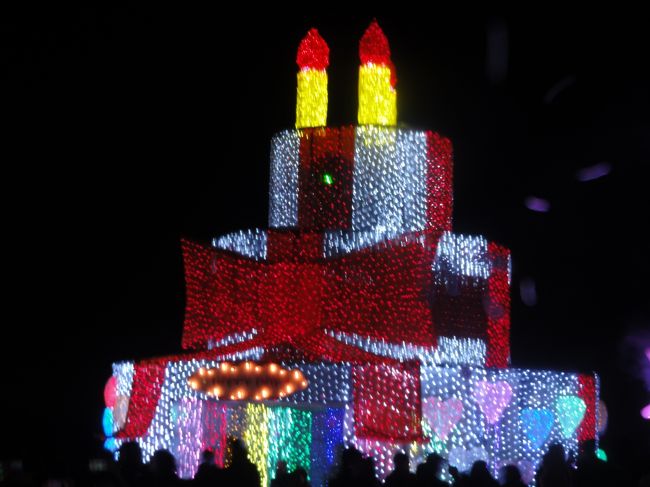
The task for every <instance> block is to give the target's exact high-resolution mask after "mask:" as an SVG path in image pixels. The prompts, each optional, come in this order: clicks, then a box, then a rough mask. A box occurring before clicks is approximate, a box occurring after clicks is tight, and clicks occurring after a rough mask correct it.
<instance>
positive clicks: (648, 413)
mask: <svg viewBox="0 0 650 487" xmlns="http://www.w3.org/2000/svg"><path fill="white" fill-rule="evenodd" d="M641 416H642V417H643V418H644V419H650V404H648V405H647V406H646V407H644V408H643V409H642V410H641Z"/></svg>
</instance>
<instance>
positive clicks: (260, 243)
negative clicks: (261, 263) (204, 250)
mask: <svg viewBox="0 0 650 487" xmlns="http://www.w3.org/2000/svg"><path fill="white" fill-rule="evenodd" d="M212 246H213V247H215V248H217V249H222V250H228V251H230V252H237V253H238V254H241V255H244V256H246V257H250V258H251V259H255V260H263V259H266V248H267V232H266V230H261V229H257V228H255V229H253V230H242V231H239V232H233V233H228V234H226V235H223V236H221V237H217V238H214V239H212Z"/></svg>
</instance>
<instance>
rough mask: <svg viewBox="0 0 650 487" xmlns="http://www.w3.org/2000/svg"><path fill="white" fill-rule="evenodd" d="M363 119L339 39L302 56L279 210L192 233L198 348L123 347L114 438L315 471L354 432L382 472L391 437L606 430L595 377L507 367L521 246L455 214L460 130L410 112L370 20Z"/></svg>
mask: <svg viewBox="0 0 650 487" xmlns="http://www.w3.org/2000/svg"><path fill="white" fill-rule="evenodd" d="M359 53H360V62H361V65H360V68H359V98H358V105H359V108H358V124H357V125H350V126H343V127H328V126H327V109H328V75H327V67H328V64H329V49H328V47H327V44H326V43H325V41H324V40H323V38H322V37H321V36H320V35H319V34H318V32H317V31H316V30H315V29H312V30H311V31H310V32H309V33H308V34H307V36H306V37H305V38H304V39H303V41H302V42H301V44H300V46H299V49H298V56H297V63H298V66H299V71H298V80H297V81H298V85H297V107H296V127H295V128H294V129H290V130H285V131H283V132H280V133H278V134H276V135H275V136H274V137H273V139H272V141H271V181H270V205H269V208H270V210H269V228H268V229H251V230H244V231H240V232H236V233H232V234H228V235H223V236H220V237H217V238H215V239H214V240H213V242H212V244H211V245H207V244H202V243H197V242H190V241H184V242H183V255H184V264H185V279H186V293H187V300H186V313H185V324H184V332H183V343H182V346H183V349H184V352H183V353H181V354H178V355H174V356H166V357H159V358H155V359H149V360H144V361H134V362H121V363H117V364H114V365H113V376H112V377H111V379H110V380H109V382H108V383H107V385H106V388H105V399H106V405H107V409H106V411H105V415H104V429H105V433H106V436H107V440H106V447H107V448H109V449H113V450H114V449H116V448H118V447H119V445H120V444H121V443H123V442H124V441H129V440H136V441H137V442H138V443H139V444H140V445H141V447H142V449H143V451H144V454H145V457H146V458H149V457H150V456H151V455H152V454H153V452H154V451H155V450H157V449H161V448H165V449H168V450H170V451H171V452H172V453H173V454H174V455H175V456H176V458H177V462H178V465H179V474H180V475H181V476H183V477H191V476H193V474H194V472H195V471H196V468H197V465H198V463H199V455H200V452H201V451H202V450H204V449H210V450H213V451H214V452H215V456H216V459H217V463H219V464H223V463H224V462H227V451H226V445H227V441H226V439H227V437H228V436H236V437H240V438H242V439H243V440H244V441H245V443H246V445H247V448H248V455H249V457H250V459H251V460H252V461H253V462H254V463H255V464H256V465H257V467H258V469H259V471H260V474H261V477H262V480H263V485H265V486H267V485H268V484H269V483H270V481H271V479H272V477H273V474H274V471H275V466H276V463H277V461H278V460H284V461H286V462H287V464H288V467H289V469H293V468H295V467H297V466H302V467H304V468H305V469H306V470H307V471H308V472H309V475H310V479H311V482H312V485H314V486H321V485H323V482H324V481H325V479H326V478H327V476H328V475H329V473H330V471H331V468H332V466H333V465H334V463H335V462H336V456H337V454H338V452H339V450H340V448H341V445H344V446H355V447H356V448H358V449H359V450H361V451H362V452H363V453H364V454H366V455H372V456H373V457H374V458H375V465H376V468H377V474H378V475H379V476H380V477H382V478H383V477H385V476H386V474H387V473H388V472H389V471H390V469H391V468H392V457H393V455H394V454H395V453H396V452H397V451H404V452H406V453H408V454H409V455H410V456H411V458H412V462H411V464H412V465H414V464H415V462H417V461H421V460H422V459H423V458H424V457H425V456H426V455H427V454H428V453H431V452H438V453H439V454H440V455H442V456H443V457H445V458H447V459H448V460H449V463H450V464H452V465H456V466H457V467H458V468H459V470H466V469H468V468H469V467H470V466H471V464H472V462H473V461H475V460H477V459H483V460H486V461H487V462H488V464H489V465H490V468H491V469H492V470H493V472H496V471H497V470H498V469H499V468H500V467H501V466H503V465H506V464H509V463H512V464H516V465H518V466H519V467H520V469H521V470H522V472H523V474H524V477H525V480H526V481H527V482H529V483H530V481H531V479H532V472H533V471H534V469H535V467H536V466H537V465H538V464H539V461H540V460H541V456H542V454H543V452H544V451H545V449H546V448H547V447H548V446H549V445H550V444H551V443H553V442H561V443H563V444H564V446H565V448H566V449H567V450H574V451H575V450H577V445H578V443H579V442H580V441H583V440H587V439H592V438H596V437H597V432H596V424H597V411H596V403H597V398H598V380H597V377H596V376H595V375H589V374H586V375H583V374H574V373H563V372H550V371H537V370H524V369H516V368H511V367H510V344H509V335H510V279H511V269H510V252H509V250H508V249H506V248H504V247H502V246H501V245H498V244H495V243H493V242H490V241H488V240H486V239H485V238H484V237H481V236H467V235H459V234H456V233H453V231H452V198H453V193H452V146H451V142H450V141H449V140H448V139H446V138H445V137H443V136H441V135H439V134H437V133H434V132H430V131H423V130H414V129H408V128H401V127H398V126H397V109H396V98H397V91H396V71H395V67H394V66H393V64H392V62H391V57H390V50H389V46H388V41H387V40H386V37H385V36H384V34H383V32H382V31H381V29H380V28H379V26H378V25H377V23H376V22H373V23H372V24H371V25H370V27H369V28H368V29H367V31H366V33H365V34H364V36H363V37H362V39H361V42H360V48H359Z"/></svg>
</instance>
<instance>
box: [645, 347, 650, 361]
mask: <svg viewBox="0 0 650 487" xmlns="http://www.w3.org/2000/svg"><path fill="white" fill-rule="evenodd" d="M645 356H646V357H648V362H650V348H646V349H645Z"/></svg>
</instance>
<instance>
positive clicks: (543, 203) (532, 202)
mask: <svg viewBox="0 0 650 487" xmlns="http://www.w3.org/2000/svg"><path fill="white" fill-rule="evenodd" d="M524 204H525V205H526V208H528V209H529V210H531V211H537V212H539V213H546V212H547V211H548V210H550V209H551V204H550V203H549V202H548V201H547V200H545V199H543V198H538V197H536V196H528V197H527V198H526V199H525V200H524Z"/></svg>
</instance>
